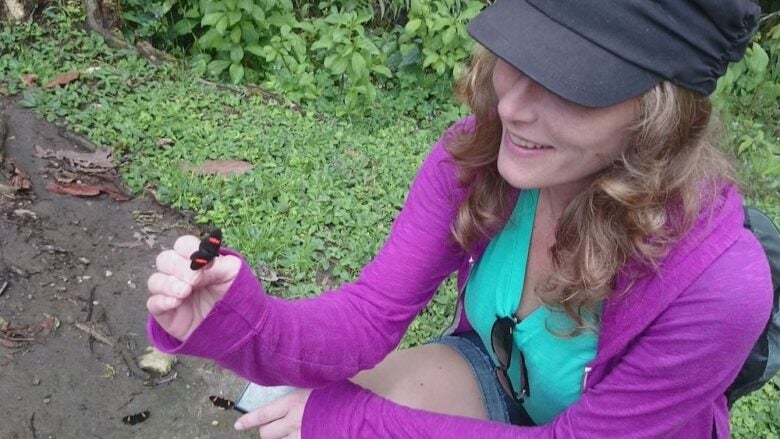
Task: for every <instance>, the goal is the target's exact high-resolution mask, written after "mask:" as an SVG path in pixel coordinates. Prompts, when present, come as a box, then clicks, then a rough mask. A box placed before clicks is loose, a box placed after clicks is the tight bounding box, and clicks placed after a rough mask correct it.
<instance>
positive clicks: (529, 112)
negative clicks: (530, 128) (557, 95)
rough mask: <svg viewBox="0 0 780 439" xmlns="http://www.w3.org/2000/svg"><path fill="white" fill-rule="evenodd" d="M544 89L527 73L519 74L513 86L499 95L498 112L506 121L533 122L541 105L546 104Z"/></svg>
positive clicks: (545, 91)
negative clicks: (526, 74)
mask: <svg viewBox="0 0 780 439" xmlns="http://www.w3.org/2000/svg"><path fill="white" fill-rule="evenodd" d="M546 93H547V90H545V89H544V87H542V86H541V85H539V83H538V82H536V81H534V80H533V79H531V78H529V77H528V76H525V75H522V74H521V75H518V76H517V77H516V78H515V79H514V80H513V81H512V84H511V86H510V87H509V88H508V89H507V90H506V92H505V93H503V95H502V96H499V100H498V114H499V116H501V119H503V120H504V121H506V122H513V121H514V122H526V123H528V122H533V121H535V120H536V118H537V115H538V112H539V106H541V105H544V100H545V97H546V96H545V94H546Z"/></svg>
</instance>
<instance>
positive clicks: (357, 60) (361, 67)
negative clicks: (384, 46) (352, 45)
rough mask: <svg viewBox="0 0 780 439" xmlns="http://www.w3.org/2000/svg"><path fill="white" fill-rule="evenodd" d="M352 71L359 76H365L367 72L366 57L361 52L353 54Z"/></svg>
mask: <svg viewBox="0 0 780 439" xmlns="http://www.w3.org/2000/svg"><path fill="white" fill-rule="evenodd" d="M352 71H353V72H355V73H356V74H357V75H358V76H365V74H366V59H365V58H363V55H361V54H360V53H359V52H355V53H353V54H352Z"/></svg>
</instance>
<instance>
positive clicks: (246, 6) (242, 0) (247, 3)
mask: <svg viewBox="0 0 780 439" xmlns="http://www.w3.org/2000/svg"><path fill="white" fill-rule="evenodd" d="M238 7H239V8H240V9H243V10H245V11H247V12H249V13H252V10H253V9H254V8H255V2H254V1H252V0H239V2H238Z"/></svg>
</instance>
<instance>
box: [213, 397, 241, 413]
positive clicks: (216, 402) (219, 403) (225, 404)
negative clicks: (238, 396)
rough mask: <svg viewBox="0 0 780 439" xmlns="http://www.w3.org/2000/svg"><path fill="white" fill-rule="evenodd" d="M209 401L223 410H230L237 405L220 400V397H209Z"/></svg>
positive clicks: (226, 400)
mask: <svg viewBox="0 0 780 439" xmlns="http://www.w3.org/2000/svg"><path fill="white" fill-rule="evenodd" d="M209 399H210V400H211V403H212V404H214V406H215V407H219V408H221V409H223V410H230V409H232V408H233V407H235V405H236V403H235V402H233V401H231V400H229V399H225V398H220V397H219V396H209Z"/></svg>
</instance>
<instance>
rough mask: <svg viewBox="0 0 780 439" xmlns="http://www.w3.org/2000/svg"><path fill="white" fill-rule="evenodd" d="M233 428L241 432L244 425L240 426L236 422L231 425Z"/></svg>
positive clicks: (238, 422)
mask: <svg viewBox="0 0 780 439" xmlns="http://www.w3.org/2000/svg"><path fill="white" fill-rule="evenodd" d="M233 428H235V429H236V430H241V429H243V428H244V424H242V423H241V422H240V421H236V423H235V424H233Z"/></svg>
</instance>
